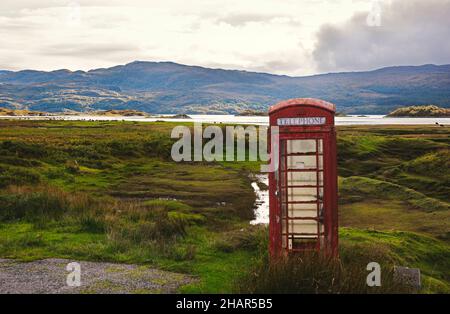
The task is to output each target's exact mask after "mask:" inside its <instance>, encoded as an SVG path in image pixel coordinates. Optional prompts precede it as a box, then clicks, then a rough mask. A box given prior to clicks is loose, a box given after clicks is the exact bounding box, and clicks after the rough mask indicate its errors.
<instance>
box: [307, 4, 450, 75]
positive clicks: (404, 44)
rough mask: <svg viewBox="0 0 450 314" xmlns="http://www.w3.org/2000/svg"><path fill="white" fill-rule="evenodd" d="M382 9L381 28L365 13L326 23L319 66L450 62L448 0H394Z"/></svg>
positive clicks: (317, 55)
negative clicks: (370, 20)
mask: <svg viewBox="0 0 450 314" xmlns="http://www.w3.org/2000/svg"><path fill="white" fill-rule="evenodd" d="M380 9H381V12H380V13H381V14H380V17H381V19H380V25H379V27H371V26H369V25H370V24H369V25H368V24H367V13H366V12H362V13H357V14H355V15H354V16H353V17H352V18H351V19H350V20H349V21H347V22H346V23H343V24H339V25H325V26H323V27H322V29H321V30H320V32H319V34H318V42H317V46H316V49H315V51H314V53H313V54H314V58H315V60H316V64H317V68H318V70H320V71H349V70H368V69H374V68H379V67H384V66H393V65H411V64H412V65H417V64H427V63H436V64H445V63H450V41H449V40H448V39H449V38H450V0H427V1H423V0H408V1H401V0H395V1H392V3H382V5H381V7H380Z"/></svg>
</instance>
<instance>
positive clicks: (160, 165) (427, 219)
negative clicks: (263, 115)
mask: <svg viewBox="0 0 450 314" xmlns="http://www.w3.org/2000/svg"><path fill="white" fill-rule="evenodd" d="M185 125H187V126H190V125H191V124H189V123H185ZM174 126H175V124H172V123H166V122H164V123H163V122H156V123H135V122H107V121H105V122H101V121H98V122H82V121H5V120H0V257H2V258H15V259H19V260H35V259H41V258H48V257H60V258H70V259H75V260H77V259H78V260H92V261H109V262H119V263H136V264H142V265H145V266H151V267H159V268H162V269H165V270H170V271H177V272H183V273H189V274H192V275H194V276H196V277H197V278H198V279H199V280H198V281H197V282H196V283H193V284H191V285H189V286H185V287H182V288H181V292H196V293H226V292H232V291H242V292H245V291H247V292H248V291H275V290H277V289H276V287H275V285H273V286H272V287H270V286H268V285H267V283H271V282H275V281H274V280H276V279H277V278H278V277H280V276H279V275H276V274H277V272H278V273H279V272H280V271H279V270H276V269H275V270H274V272H268V274H267V277H265V278H266V279H265V282H266V286H265V288H264V285H263V284H262V283H261V282H258V281H255V278H252V276H251V274H252V273H253V274H255V273H261V272H262V273H264V272H265V271H266V270H267V267H268V263H267V259H266V258H267V256H266V252H267V229H266V228H264V227H255V226H250V225H249V220H251V219H252V218H253V204H254V202H255V195H254V192H253V189H252V188H251V186H250V183H251V179H250V178H249V176H250V175H251V174H253V173H256V172H258V171H259V163H258V162H249V161H247V162H217V163H202V162H191V163H175V162H172V161H171V159H170V156H169V154H170V147H171V144H172V142H173V141H172V140H171V139H170V131H171V129H172V127H174ZM338 145H339V173H340V176H341V178H340V188H341V189H340V196H341V197H340V200H341V207H340V221H341V225H342V226H343V227H342V228H341V235H340V239H341V254H340V256H341V261H340V262H339V263H340V264H339V268H336V267H335V266H336V265H334V264H333V265H332V266H333V267H330V269H332V270H335V271H337V272H338V275H339V276H340V277H339V278H342V281H341V282H340V284H339V285H336V286H335V288H336V289H335V290H332V291H331V292H336V293H338V292H374V291H367V290H364V289H363V288H364V287H362V286H361V285H360V281H358V285H357V286H356V288H355V287H354V288H351V285H349V281H348V280H349V278H350V279H351V278H362V277H361V276H363V273H364V274H366V273H367V272H366V271H365V265H367V262H366V261H368V260H369V259H371V258H375V257H376V258H377V259H379V260H380V261H384V260H386V261H388V262H389V263H388V264H387V265H386V267H388V268H387V269H389V267H392V266H393V265H394V264H397V265H402V266H410V267H419V268H420V269H421V270H422V273H423V274H424V283H425V285H424V289H423V290H422V292H430V293H431V292H448V291H449V290H448V289H449V282H450V278H449V277H448V269H449V265H448V262H447V261H448V260H449V259H448V257H449V247H448V243H449V242H448V241H449V238H448V225H447V224H448V217H449V216H448V215H449V214H448V195H449V194H448V193H449V184H448V173H446V172H445V171H442V169H443V168H448V167H447V164H448V157H449V156H448V145H449V132H448V130H446V128H434V127H425V126H414V127H412V126H409V127H403V126H383V127H378V126H374V127H371V128H366V127H340V128H339V142H338ZM418 222H420V223H418ZM371 252H375V253H376V256H373V255H371ZM352 260H354V261H353V262H352ZM319 262H320V263H322V262H325V263H328V262H330V261H319ZM319 262H318V263H317V265H322V266H324V265H327V264H320V263H319ZM333 263H334V262H333ZM310 264H311V263H307V264H305V265H304V266H305V267H306V266H307V267H309V266H311V265H310ZM308 265H309V266H308ZM255 267H256V269H255ZM280 267H281V268H280V269H288V270H289V271H294V272H295V271H297V270H296V269H295V267H294V269H291V268H292V267H293V265H290V264H289V263H288V264H286V265H284V264H282V265H281V266H280ZM307 269H308V268H304V269H303V270H301V272H300V273H299V274H302V273H304V272H305V271H306V270H307ZM361 269H362V271H363V273H361ZM316 270H317V269H316ZM388 271H389V270H388ZM288 273H289V272H288ZM249 274H250V275H249ZM299 274H298V276H300V275H299ZM331 275H333V276H334V275H336V274H335V273H331ZM270 276H272V277H270ZM327 276H328V277H327ZM333 276H331V277H330V274H327V275H326V276H324V277H323V278H328V279H329V278H332V277H333ZM290 277H292V278H298V277H296V276H290ZM313 278H318V277H317V276H316V277H313ZM280 280H281V278H280ZM355 280H356V279H355ZM358 280H359V279H358ZM353 286H354V285H353ZM290 287H291V288H292V287H293V288H292V289H296V291H297V292H298V291H300V290H301V289H303V288H304V289H309V290H305V291H309V292H317V291H320V292H327V291H326V289H325V287H326V285H321V286H320V287H319V288H317V286H311V285H310V284H307V285H302V286H301V287H299V286H290ZM308 287H309V288H308ZM311 287H313V288H311ZM263 288H264V289H263ZM394 288H395V289H397V288H396V287H394ZM394 288H392V289H391V288H390V290H389V289H388V290H383V291H381V290H380V291H377V292H388V291H389V292H390V291H394V290H395V289H394ZM252 289H253V290H252ZM258 289H261V290H258ZM311 289H312V290H311ZM317 289H319V290H317ZM324 289H325V290H324ZM301 291H303V290H301ZM395 291H399V290H398V289H397V290H395Z"/></svg>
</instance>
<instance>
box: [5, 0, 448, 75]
mask: <svg viewBox="0 0 450 314" xmlns="http://www.w3.org/2000/svg"><path fill="white" fill-rule="evenodd" d="M397 1H402V2H403V1H404V2H407V1H410V0H397ZM433 1H436V0H433ZM442 1H443V0H442ZM442 1H441V2H442ZM371 2H372V1H371V0H283V1H279V0H245V1H242V0H190V1H185V0H160V1H158V0H152V1H145V0H128V1H119V0H109V1H108V0H104V1H102V0H42V1H35V0H22V1H21V0H2V1H1V2H0V69H13V70H17V69H24V68H33V69H43V70H54V69H59V68H68V69H71V70H77V69H83V70H88V69H91V68H98V67H108V66H114V65H117V64H124V63H128V62H131V61H133V60H148V61H166V60H168V61H174V62H179V63H185V64H195V65H202V66H214V67H223V68H233V69H246V70H253V71H267V72H273V73H279V74H289V75H306V74H312V73H316V72H317V70H324V69H331V70H333V67H332V65H328V66H324V62H323V57H322V56H321V55H320V53H317V51H316V53H315V54H313V51H314V48H315V47H316V44H317V45H318V47H321V45H322V46H324V43H326V42H324V39H325V40H326V39H327V36H328V38H330V40H335V41H344V42H345V41H346V40H348V38H347V37H346V36H348V37H350V36H353V33H352V32H348V33H345V32H342V33H339V36H337V37H333V36H331V35H329V34H328V35H327V34H326V31H324V30H323V29H322V31H321V32H320V33H319V37H317V34H318V32H319V30H320V29H321V27H323V25H325V24H330V25H338V26H331V27H329V29H332V30H330V32H331V33H333V32H340V30H341V29H342V27H344V29H345V25H347V24H348V23H350V24H351V23H352V22H351V21H354V20H355V18H352V17H353V16H354V15H355V14H357V12H361V11H366V12H367V11H368V10H369V8H370V6H371ZM427 2H428V1H427ZM417 18H419V17H417ZM349 20H350V22H347V21H349ZM339 25H344V26H342V27H341V26H339ZM333 29H334V30H333ZM430 33H431V34H432V33H433V29H430V30H429V32H428V34H430ZM324 34H325V35H324ZM360 40H363V41H364V38H362V39H361V38H360ZM366 41H367V40H366ZM325 47H326V49H328V50H329V51H332V49H335V50H336V51H335V52H334V53H336V54H339V49H338V48H339V47H340V44H338V43H337V44H336V46H334V47H333V46H331V45H330V44H328V45H325ZM336 47H338V48H336ZM424 53H429V52H426V51H425V52H424ZM376 58H380V57H379V56H376ZM340 60H341V59H337V61H336V62H338V63H340V62H341V61H340ZM380 60H383V59H380ZM415 60H416V59H411V62H414V61H415ZM316 61H320V63H317V62H316ZM405 61H408V59H407V58H406V59H405ZM432 61H433V60H431V62H432ZM333 62H334V61H333ZM369 63H370V62H369ZM381 63H382V62H381ZM325 65H326V63H325ZM346 66H350V67H351V60H350V61H349V65H347V64H346ZM355 66H356V67H360V66H363V64H359V63H355ZM335 69H340V65H339V64H336V67H335Z"/></svg>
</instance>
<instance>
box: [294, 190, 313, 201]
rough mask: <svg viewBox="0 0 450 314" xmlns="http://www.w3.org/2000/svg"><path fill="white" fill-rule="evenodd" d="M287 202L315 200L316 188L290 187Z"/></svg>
mask: <svg viewBox="0 0 450 314" xmlns="http://www.w3.org/2000/svg"><path fill="white" fill-rule="evenodd" d="M288 200H289V202H308V201H316V200H317V188H291V189H289V190H288Z"/></svg>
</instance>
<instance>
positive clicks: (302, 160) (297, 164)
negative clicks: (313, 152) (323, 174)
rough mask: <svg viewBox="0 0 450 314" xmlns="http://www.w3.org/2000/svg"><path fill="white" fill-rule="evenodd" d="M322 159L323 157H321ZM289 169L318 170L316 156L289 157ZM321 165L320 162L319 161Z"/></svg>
mask: <svg viewBox="0 0 450 314" xmlns="http://www.w3.org/2000/svg"><path fill="white" fill-rule="evenodd" d="M321 157H322V156H321ZM287 164H288V169H291V170H292V169H316V167H317V160H316V156H288V157H287ZM319 165H320V160H319Z"/></svg>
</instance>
